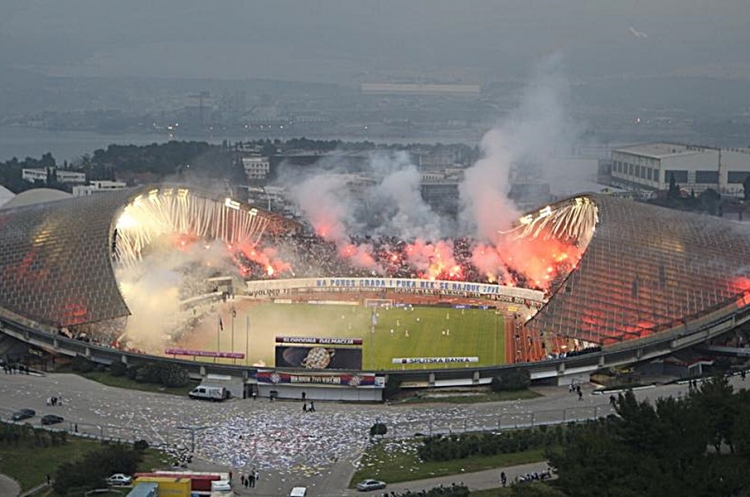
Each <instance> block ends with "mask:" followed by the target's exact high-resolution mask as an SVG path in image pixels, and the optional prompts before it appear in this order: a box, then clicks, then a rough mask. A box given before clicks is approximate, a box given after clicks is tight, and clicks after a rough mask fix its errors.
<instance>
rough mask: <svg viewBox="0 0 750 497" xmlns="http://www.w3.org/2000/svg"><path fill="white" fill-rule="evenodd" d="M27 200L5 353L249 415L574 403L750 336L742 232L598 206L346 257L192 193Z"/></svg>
mask: <svg viewBox="0 0 750 497" xmlns="http://www.w3.org/2000/svg"><path fill="white" fill-rule="evenodd" d="M23 196H24V195H20V196H19V197H16V199H14V202H12V203H11V205H10V206H8V205H6V206H5V207H4V208H3V209H1V210H0V266H1V267H2V268H3V269H2V275H1V276H0V330H1V331H2V332H3V333H4V334H5V335H6V336H8V337H12V338H13V339H17V340H20V341H22V342H23V343H25V344H26V345H27V346H28V347H29V350H33V351H34V353H36V354H50V355H57V356H69V357H73V356H78V355H83V356H85V357H88V358H90V359H92V360H94V361H97V362H100V363H102V364H112V363H113V362H116V361H121V362H125V363H127V364H137V363H139V362H141V361H144V360H163V361H175V362H178V363H180V364H182V365H184V366H186V367H188V368H189V369H190V370H191V372H192V373H193V374H194V375H195V376H201V377H203V378H206V377H208V376H215V375H222V378H235V379H237V381H239V382H240V383H241V385H242V386H241V387H239V388H241V393H242V395H246V394H247V393H248V392H249V391H251V390H252V391H255V392H256V393H259V394H260V395H261V396H264V395H278V396H281V397H285V396H287V397H295V398H298V396H299V394H300V392H301V391H304V390H305V389H307V391H308V392H310V391H314V392H315V396H316V398H330V399H334V398H336V399H353V400H380V399H381V398H382V390H383V387H384V385H385V381H386V377H387V376H389V375H394V376H398V377H399V378H400V379H401V380H402V381H403V385H405V386H410V387H415V388H420V387H441V386H469V385H483V384H487V383H489V382H490V380H491V378H492V377H493V375H497V372H498V371H500V370H502V369H504V368H512V367H523V368H526V369H528V370H529V372H530V373H531V377H532V379H533V380H539V381H542V380H543V381H551V382H555V383H560V384H562V383H566V384H567V383H568V382H570V381H571V379H576V378H584V377H586V376H587V375H589V374H590V373H591V372H594V371H596V370H597V369H600V368H604V367H612V366H618V365H624V364H632V363H636V362H643V361H648V360H651V359H655V358H659V357H663V356H665V355H668V354H671V353H673V352H675V351H678V350H680V349H683V348H687V347H691V346H694V345H696V344H700V343H705V342H707V341H708V340H710V339H711V338H713V337H716V336H719V335H721V334H723V333H726V332H728V331H731V330H734V329H736V328H737V327H738V326H740V325H741V324H743V323H744V322H745V321H746V320H747V319H748V316H750V311H749V310H748V303H750V300H748V298H749V296H748V290H749V289H750V274H749V273H748V267H749V266H748V261H750V257H749V255H750V231H748V229H747V228H746V227H745V226H744V225H743V224H741V223H734V222H731V221H726V220H723V219H720V218H708V217H705V216H700V215H695V214H690V213H685V212H679V211H673V210H667V209H664V208H659V207H654V206H650V205H647V204H641V203H635V202H632V201H629V200H624V199H619V198H614V197H610V196H607V195H597V194H581V195H579V196H576V197H572V198H568V199H565V200H562V201H559V202H557V203H555V204H552V205H549V206H544V207H543V208H541V209H539V210H536V211H533V212H529V213H526V214H525V215H523V216H521V217H519V218H518V219H517V220H516V221H515V222H514V224H513V226H512V228H511V229H509V230H508V231H507V232H503V233H498V236H497V239H496V240H492V241H489V242H482V241H477V240H471V239H468V238H456V239H444V240H438V241H425V240H399V239H397V238H394V237H378V238H371V237H356V238H355V237H352V238H350V239H348V240H347V242H346V243H345V244H341V243H338V244H337V243H332V242H331V241H329V240H327V239H326V237H325V227H314V230H310V229H308V228H307V227H305V226H303V225H302V224H301V223H299V222H297V221H295V220H292V219H288V218H285V217H283V216H280V215H278V214H276V213H272V212H267V211H264V210H262V209H258V208H257V207H255V206H252V205H246V204H243V203H241V202H237V201H235V200H233V199H231V198H226V197H219V196H217V195H215V194H212V193H210V192H205V191H201V190H199V189H195V188H192V187H186V186H175V185H154V186H149V187H141V188H134V189H128V190H120V191H115V192H111V193H106V194H99V195H94V196H88V197H77V198H68V199H55V200H50V199H49V198H41V199H38V198H37V199H34V201H31V200H28V199H27V201H28V202H29V203H30V204H29V205H23V204H24V202H23V201H18V200H19V199H20V198H21V197H23ZM20 200H23V199H20ZM216 377H218V376H216Z"/></svg>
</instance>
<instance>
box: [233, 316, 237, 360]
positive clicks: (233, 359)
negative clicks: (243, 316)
mask: <svg viewBox="0 0 750 497" xmlns="http://www.w3.org/2000/svg"><path fill="white" fill-rule="evenodd" d="M236 315H237V310H236V309H235V308H234V306H232V353H234V317H235V316H236ZM233 361H234V364H237V358H234V359H233Z"/></svg>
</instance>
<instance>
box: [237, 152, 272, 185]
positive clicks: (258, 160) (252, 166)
mask: <svg viewBox="0 0 750 497" xmlns="http://www.w3.org/2000/svg"><path fill="white" fill-rule="evenodd" d="M242 168H243V169H244V170H245V176H247V179H248V180H251V181H252V180H265V179H266V178H267V177H268V173H269V172H270V171H271V162H270V161H269V159H268V157H261V156H259V155H251V156H247V157H243V158H242Z"/></svg>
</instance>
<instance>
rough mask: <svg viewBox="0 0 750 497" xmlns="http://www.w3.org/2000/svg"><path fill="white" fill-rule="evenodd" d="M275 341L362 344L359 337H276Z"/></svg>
mask: <svg viewBox="0 0 750 497" xmlns="http://www.w3.org/2000/svg"><path fill="white" fill-rule="evenodd" d="M276 343H310V344H322V345H362V339H361V338H326V337H276Z"/></svg>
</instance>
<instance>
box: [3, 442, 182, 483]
mask: <svg viewBox="0 0 750 497" xmlns="http://www.w3.org/2000/svg"><path fill="white" fill-rule="evenodd" d="M99 447H101V443H99V442H96V441H93V440H85V439H80V438H76V437H68V443H67V444H65V445H61V446H56V447H44V448H40V447H23V446H20V447H16V446H15V445H12V444H11V445H8V444H2V445H0V473H5V474H7V475H10V476H11V477H13V478H15V479H16V480H18V482H19V483H20V484H21V489H22V491H27V490H29V489H31V488H34V487H36V486H37V485H40V484H42V483H44V482H45V481H46V478H47V474H50V475H54V473H55V470H56V469H57V467H58V466H59V465H60V464H62V463H63V462H65V461H71V460H75V459H80V458H81V457H82V456H83V455H84V454H85V453H87V452H89V451H91V450H94V449H96V448H99ZM168 467H169V463H168V462H165V461H164V456H163V455H162V454H161V453H160V452H158V451H156V450H153V449H147V450H146V454H145V458H144V461H143V462H142V463H141V465H140V468H141V469H143V470H144V471H145V470H150V469H152V468H168Z"/></svg>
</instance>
